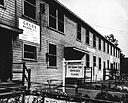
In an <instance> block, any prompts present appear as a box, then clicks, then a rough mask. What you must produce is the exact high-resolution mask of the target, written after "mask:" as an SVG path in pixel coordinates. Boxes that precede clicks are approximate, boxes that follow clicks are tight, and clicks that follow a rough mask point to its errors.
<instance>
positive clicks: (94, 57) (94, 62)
mask: <svg viewBox="0 0 128 103" xmlns="http://www.w3.org/2000/svg"><path fill="white" fill-rule="evenodd" d="M95 66H96V56H93V67H95Z"/></svg>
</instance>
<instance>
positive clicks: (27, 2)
mask: <svg viewBox="0 0 128 103" xmlns="http://www.w3.org/2000/svg"><path fill="white" fill-rule="evenodd" d="M25 3H26V4H27V5H30V6H32V7H34V9H35V14H34V18H33V17H32V15H31V16H29V15H28V14H25ZM28 9H29V8H28ZM36 12H37V11H36V0H35V4H32V3H30V2H29V1H27V0H23V15H24V16H25V17H27V18H29V19H32V20H34V21H35V20H36Z"/></svg>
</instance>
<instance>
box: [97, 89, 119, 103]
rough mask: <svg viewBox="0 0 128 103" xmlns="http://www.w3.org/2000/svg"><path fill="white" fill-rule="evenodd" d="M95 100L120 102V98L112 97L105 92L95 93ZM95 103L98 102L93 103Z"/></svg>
mask: <svg viewBox="0 0 128 103" xmlns="http://www.w3.org/2000/svg"><path fill="white" fill-rule="evenodd" d="M95 99H99V100H107V101H116V102H120V98H119V97H118V96H116V95H114V96H113V95H112V94H111V93H109V92H107V91H101V92H100V93H97V95H96V97H95ZM95 103H98V102H96V101H95Z"/></svg>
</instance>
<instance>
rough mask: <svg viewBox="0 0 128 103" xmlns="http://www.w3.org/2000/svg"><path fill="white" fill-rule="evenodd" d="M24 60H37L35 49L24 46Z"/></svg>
mask: <svg viewBox="0 0 128 103" xmlns="http://www.w3.org/2000/svg"><path fill="white" fill-rule="evenodd" d="M24 59H32V60H36V59H37V53H36V47H35V46H31V45H26V44H24Z"/></svg>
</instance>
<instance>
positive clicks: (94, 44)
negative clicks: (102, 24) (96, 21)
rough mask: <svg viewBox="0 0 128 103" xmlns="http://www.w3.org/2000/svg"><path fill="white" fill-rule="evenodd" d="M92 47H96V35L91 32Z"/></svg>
mask: <svg viewBox="0 0 128 103" xmlns="http://www.w3.org/2000/svg"><path fill="white" fill-rule="evenodd" d="M93 47H94V48H96V35H95V34H93Z"/></svg>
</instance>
